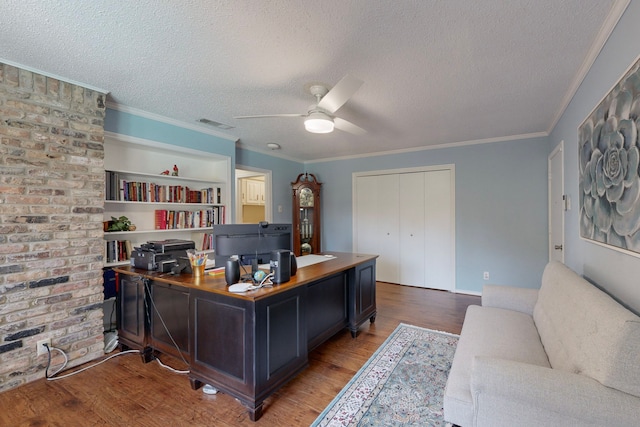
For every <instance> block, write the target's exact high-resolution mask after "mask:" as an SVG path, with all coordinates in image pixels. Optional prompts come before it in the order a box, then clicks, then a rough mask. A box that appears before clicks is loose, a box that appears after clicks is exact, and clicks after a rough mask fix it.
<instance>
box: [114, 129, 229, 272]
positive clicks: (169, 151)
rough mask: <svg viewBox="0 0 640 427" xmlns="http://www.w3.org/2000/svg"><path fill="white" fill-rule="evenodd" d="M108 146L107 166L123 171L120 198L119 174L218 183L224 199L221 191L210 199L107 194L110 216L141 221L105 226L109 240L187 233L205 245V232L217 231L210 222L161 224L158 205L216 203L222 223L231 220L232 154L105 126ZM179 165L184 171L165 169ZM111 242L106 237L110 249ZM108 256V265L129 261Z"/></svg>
mask: <svg viewBox="0 0 640 427" xmlns="http://www.w3.org/2000/svg"><path fill="white" fill-rule="evenodd" d="M104 146H105V154H104V167H105V170H106V171H111V172H114V173H116V174H117V175H118V180H117V181H118V183H117V185H118V190H117V191H118V192H119V193H120V195H119V196H118V197H119V198H122V191H121V183H120V180H124V181H127V182H139V183H147V184H149V183H154V184H155V185H158V186H180V187H183V188H187V187H188V188H189V190H193V191H200V190H202V189H206V188H213V189H216V190H214V191H217V189H218V188H219V189H220V200H219V201H218V200H217V193H216V194H215V196H216V197H215V198H214V199H213V200H211V202H209V201H207V202H206V203H181V202H165V201H162V202H151V201H128V200H105V202H104V220H105V221H109V220H111V217H116V218H118V217H120V216H122V215H124V216H126V217H127V218H129V220H130V221H131V222H132V224H134V225H135V226H136V230H135V231H122V232H105V233H104V239H105V241H129V242H130V246H131V247H136V246H139V245H140V244H142V243H145V242H147V241H152V240H166V239H187V240H193V241H194V242H195V244H196V249H198V250H201V249H202V245H203V240H204V237H205V234H206V233H210V232H211V231H212V228H211V227H193V228H175V229H156V224H155V212H156V210H166V211H175V212H180V211H182V212H194V211H207V210H210V209H215V210H216V211H218V213H219V215H220V217H219V219H218V221H217V222H218V223H227V222H230V221H229V220H230V214H231V213H230V212H229V206H230V188H229V182H230V181H231V159H230V158H229V157H228V156H221V155H216V154H212V153H207V152H202V151H198V150H193V149H188V148H181V147H177V146H173V145H169V144H163V143H159V142H155V141H150V140H145V139H140V138H134V137H130V136H126V135H119V134H114V133H110V132H105V145H104ZM174 165H176V166H177V167H178V170H179V172H178V173H179V176H171V175H162V172H163V171H165V170H169V171H170V173H171V172H172V171H173V167H174ZM147 194H148V193H147ZM146 200H150V198H147V199H146ZM184 215H185V216H186V215H187V214H186V213H185V214H184ZM106 247H107V244H106V243H105V255H106ZM106 261H107V257H106V256H105V267H110V266H116V265H123V264H128V263H129V261H128V260H126V261H121V262H106Z"/></svg>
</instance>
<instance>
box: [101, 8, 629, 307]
mask: <svg viewBox="0 0 640 427" xmlns="http://www.w3.org/2000/svg"><path fill="white" fill-rule="evenodd" d="M638 22H640V2H639V1H637V0H632V1H631V4H630V5H629V8H628V9H627V11H626V12H625V14H624V16H623V17H622V19H621V20H620V22H619V23H618V25H617V27H616V28H615V30H614V32H613V34H612V35H611V37H610V39H609V41H608V42H607V44H606V45H605V47H604V49H603V50H602V52H601V54H600V55H599V57H598V58H597V60H596V62H595V63H594V65H593V67H592V68H591V70H590V72H589V73H588V75H587V76H586V79H585V80H584V82H583V84H582V85H581V87H580V88H579V90H578V91H577V93H576V95H575V97H574V98H573V100H572V102H571V103H570V105H569V106H568V108H567V110H566V111H565V113H564V114H563V116H562V117H561V119H560V120H559V122H558V124H557V126H556V127H555V129H554V130H553V132H552V133H551V135H550V137H549V138H537V139H530V140H517V141H508V142H499V143H498V142H496V143H491V144H478V145H470V146H461V147H456V148H442V149H435V150H424V151H418V152H412V153H404V154H390V155H385V156H374V157H368V158H361V159H349V160H332V161H326V162H317V163H309V164H307V165H304V164H302V163H298V162H294V161H290V160H285V159H282V158H278V157H273V156H268V155H264V154H260V153H256V152H252V151H248V150H242V149H237V150H236V149H235V145H234V144H233V143H230V142H229V141H226V140H223V139H220V138H215V137H211V136H210V135H204V134H199V133H198V132H193V131H190V130H186V129H181V128H178V127H175V126H170V125H166V124H163V123H159V122H155V121H153V120H148V119H144V118H140V117H137V116H132V115H129V114H125V113H121V112H118V111H114V110H109V111H108V112H107V119H106V124H105V128H106V130H108V131H112V132H117V133H124V134H127V135H132V136H137V137H140V138H147V139H151V140H157V141H161V142H166V143H170V144H177V145H182V144H184V146H188V147H190V148H195V149H201V150H204V151H211V152H215V153H218V154H223V155H227V156H230V157H231V158H232V159H233V162H232V167H235V164H236V162H237V163H238V164H241V165H245V166H250V167H256V168H260V169H268V170H272V171H273V181H272V183H273V198H274V200H273V206H274V207H277V206H278V205H282V206H283V212H282V214H278V213H277V210H276V211H274V212H273V215H274V216H273V218H274V221H277V222H288V221H290V220H291V197H290V183H291V181H293V180H294V179H295V178H296V176H297V175H298V174H299V173H301V172H305V171H308V172H311V173H315V174H317V177H318V179H319V180H320V181H322V182H323V224H324V229H323V249H325V250H335V251H350V250H351V249H352V242H351V240H352V215H351V213H352V212H351V210H352V195H351V183H352V174H353V173H354V172H361V171H368V170H381V169H400V168H406V167H416V166H424V165H436V164H455V167H456V189H455V190H456V288H457V290H458V291H470V292H480V290H481V287H482V284H483V283H484V281H483V280H482V272H483V271H489V272H490V273H491V282H493V283H502V284H515V285H519V286H526V287H537V286H539V282H540V277H541V274H542V269H543V267H544V265H545V264H546V262H547V259H548V253H547V239H548V236H547V234H548V229H547V227H548V226H547V212H548V211H547V158H548V155H549V154H550V153H551V151H552V150H553V149H554V147H555V146H556V145H557V144H558V143H559V141H561V140H564V141H565V158H564V169H565V189H566V191H565V192H566V193H567V194H569V196H570V197H571V198H572V200H573V206H574V208H573V209H572V210H570V211H569V212H567V214H566V216H565V247H566V252H565V256H566V259H565V261H566V263H567V265H568V266H569V267H571V268H572V269H574V270H575V271H577V272H578V273H581V274H582V273H584V274H585V275H586V276H588V277H589V278H591V279H593V280H594V281H596V282H597V283H598V284H599V285H600V286H602V287H604V288H605V289H607V290H608V291H609V292H610V293H612V294H613V295H614V296H616V297H618V298H619V299H621V300H622V301H623V302H624V303H626V304H627V305H629V306H630V307H631V308H633V309H634V310H635V311H640V282H639V280H638V277H640V259H639V258H636V257H633V256H630V255H627V254H623V253H620V252H616V251H614V250H611V249H608V248H604V247H601V246H598V245H595V244H593V243H590V242H587V241H584V240H582V239H580V237H579V228H578V224H579V221H578V218H579V216H578V214H579V212H578V209H577V201H578V171H577V164H578V161H577V128H578V126H579V125H580V123H581V122H582V121H583V120H584V118H585V117H586V116H587V115H588V114H589V113H590V111H591V110H592V109H593V107H594V106H595V105H597V103H599V102H600V100H601V99H602V97H603V96H604V95H605V94H606V93H607V92H608V91H609V90H610V89H611V88H612V87H613V85H614V84H615V83H616V82H617V81H618V79H619V78H620V77H621V76H622V75H623V73H624V72H625V71H626V69H627V68H628V66H629V65H631V63H632V62H634V60H635V59H636V58H637V57H638V55H639V54H640V49H639V48H638V44H637V40H640V25H638ZM391 148H392V147H391Z"/></svg>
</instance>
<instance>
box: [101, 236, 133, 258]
mask: <svg viewBox="0 0 640 427" xmlns="http://www.w3.org/2000/svg"><path fill="white" fill-rule="evenodd" d="M104 243H105V255H106V256H105V259H106V262H122V261H129V259H130V258H131V252H132V251H133V248H132V247H131V242H130V241H129V240H108V241H106V242H104Z"/></svg>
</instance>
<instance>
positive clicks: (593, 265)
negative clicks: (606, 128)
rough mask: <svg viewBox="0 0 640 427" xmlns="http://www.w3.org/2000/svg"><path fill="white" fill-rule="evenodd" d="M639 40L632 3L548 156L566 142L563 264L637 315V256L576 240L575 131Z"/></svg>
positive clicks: (636, 51)
mask: <svg viewBox="0 0 640 427" xmlns="http://www.w3.org/2000/svg"><path fill="white" fill-rule="evenodd" d="M638 40H640V2H639V1H637V0H632V1H631V3H630V4H629V7H628V8H627V10H626V12H625V13H624V15H623V16H622V18H621V19H620V21H619V23H618V25H617V26H616V28H615V30H614V31H613V33H612V34H611V36H610V38H609V40H608V41H607V43H606V44H605V46H604V48H603V50H602V52H601V53H600V55H599V56H598V58H597V60H596V61H595V63H594V64H593V66H592V67H591V70H590V71H589V73H588V74H587V76H586V78H585V80H584V81H583V83H582V85H581V86H580V88H579V89H578V91H577V93H576V95H575V96H574V98H573V100H572V101H571V103H570V105H569V107H568V108H567V110H566V111H565V113H564V115H563V116H562V118H561V119H560V121H559V122H558V124H557V126H556V127H555V129H554V130H553V132H552V133H551V135H550V138H549V141H550V148H549V152H551V150H553V148H554V147H555V146H556V145H557V144H558V143H559V142H560V141H561V140H564V141H565V150H566V151H565V158H564V162H565V164H564V169H565V191H566V193H567V194H568V195H569V196H570V197H571V199H572V201H573V203H572V204H573V207H574V208H573V209H572V210H571V211H569V212H567V214H566V216H565V263H566V264H567V265H568V266H569V267H570V268H572V269H573V270H575V271H576V272H578V273H581V274H584V276H585V277H587V278H589V279H591V280H592V281H594V282H595V283H596V284H597V285H598V286H601V287H602V288H604V289H606V290H607V291H608V292H609V293H611V294H612V295H613V296H614V297H616V298H617V299H619V300H621V301H622V302H623V303H624V304H626V305H628V306H630V308H632V309H633V310H634V311H636V312H640V258H636V257H634V256H631V255H627V254H624V253H621V252H618V251H615V250H613V249H609V248H605V247H602V246H599V245H596V244H594V243H591V242H589V241H586V240H583V239H581V238H580V230H579V214H580V212H579V208H578V200H579V197H578V133H577V130H578V126H580V124H581V123H582V122H583V121H584V119H585V118H586V117H587V116H588V115H589V114H590V113H591V111H592V109H593V108H594V107H595V106H596V105H597V104H599V103H600V101H601V100H602V98H603V97H604V96H605V95H606V94H607V93H608V92H609V91H610V90H611V88H613V86H614V85H615V84H616V83H617V82H618V80H619V79H620V78H621V77H622V76H623V74H624V73H625V72H626V70H627V68H628V67H629V66H630V65H631V64H632V63H634V62H635V60H636V59H637V58H638V56H639V55H640V44H638Z"/></svg>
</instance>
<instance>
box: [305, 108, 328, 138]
mask: <svg viewBox="0 0 640 427" xmlns="http://www.w3.org/2000/svg"><path fill="white" fill-rule="evenodd" d="M333 126H334V124H333V120H331V117H329V116H327V115H326V114H324V113H322V112H319V111H317V112H313V113H311V114H309V116H307V117H306V118H305V119H304V128H305V129H306V130H307V132H311V133H331V132H333Z"/></svg>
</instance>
